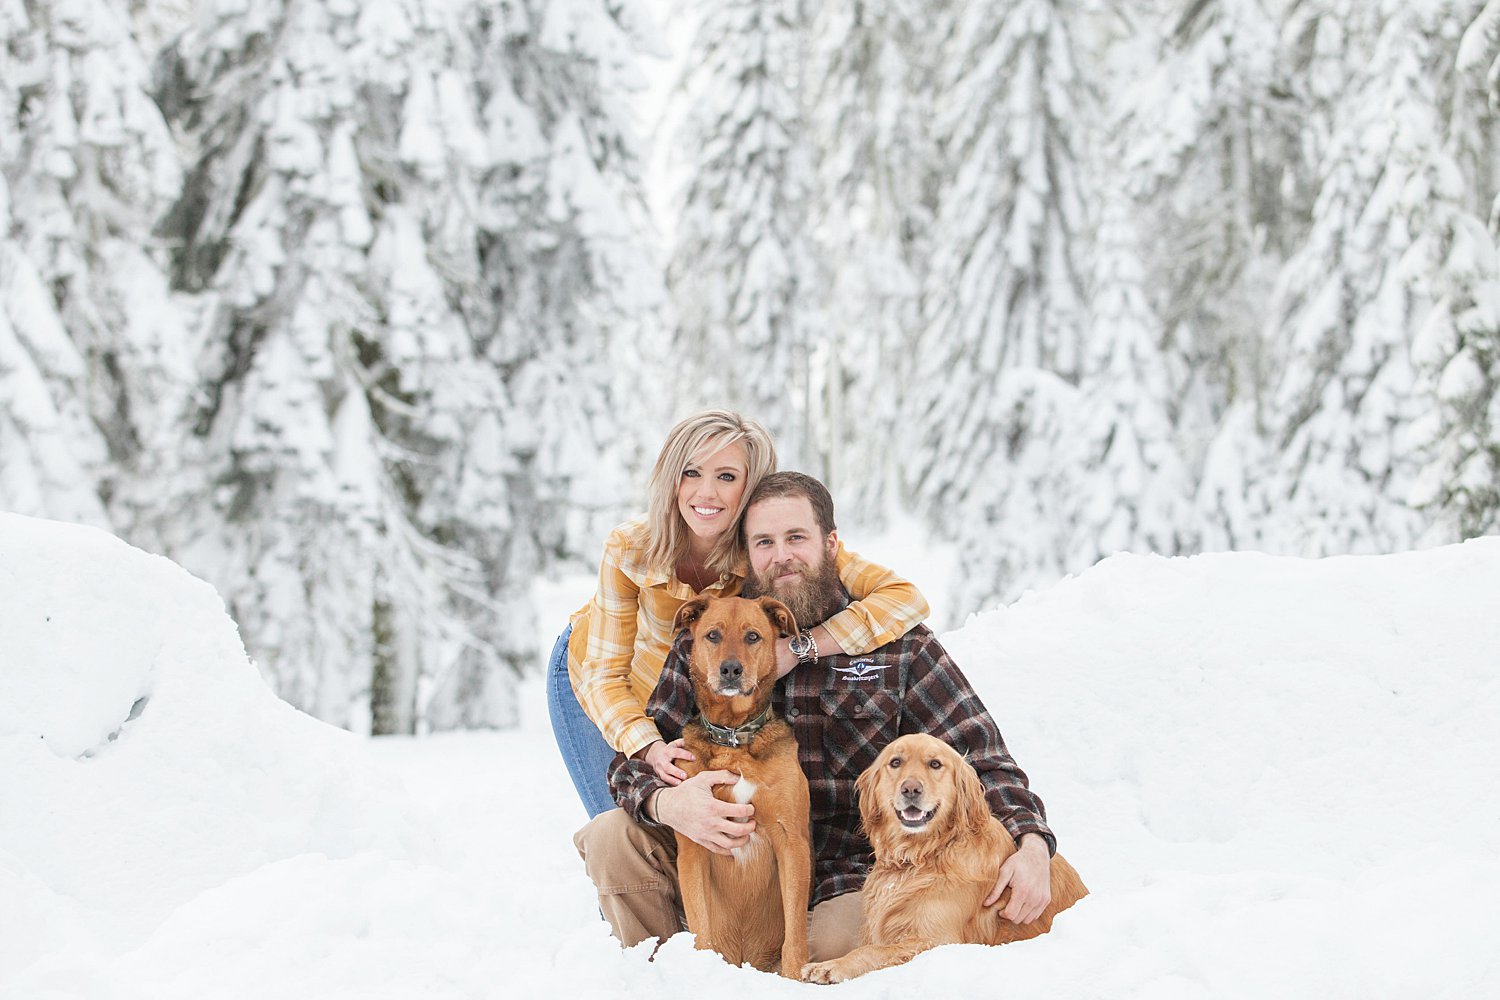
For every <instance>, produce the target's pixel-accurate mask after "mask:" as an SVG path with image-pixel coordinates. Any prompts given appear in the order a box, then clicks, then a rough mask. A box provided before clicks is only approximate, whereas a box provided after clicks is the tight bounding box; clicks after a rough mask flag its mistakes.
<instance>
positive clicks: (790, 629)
mask: <svg viewBox="0 0 1500 1000" xmlns="http://www.w3.org/2000/svg"><path fill="white" fill-rule="evenodd" d="M760 607H761V610H762V611H764V612H765V613H766V617H767V618H769V619H771V624H772V625H775V626H776V628H777V630H778V631H780V632H781V634H782V635H784V636H785V635H796V634H797V619H796V618H794V617H792V610H791V608H788V607H787V606H786V605H785V604H782V603H781V602H780V601H778V600H777V599H776V598H774V597H762V598H761V599H760Z"/></svg>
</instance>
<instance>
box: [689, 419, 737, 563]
mask: <svg viewBox="0 0 1500 1000" xmlns="http://www.w3.org/2000/svg"><path fill="white" fill-rule="evenodd" d="M747 464H748V463H747V462H746V459H745V449H744V447H743V446H742V445H741V444H740V443H739V442H738V441H736V442H735V443H734V444H730V445H726V446H725V447H723V448H720V449H719V450H718V451H716V452H714V453H713V454H711V455H698V456H695V457H694V459H693V461H692V462H691V463H689V465H688V467H687V468H686V469H683V470H682V478H681V479H680V480H679V481H678V484H677V510H678V512H679V513H680V514H682V519H683V520H684V521H686V522H687V526H688V530H689V531H691V532H692V533H693V536H694V537H695V539H698V540H700V541H703V542H710V541H712V540H714V539H716V538H718V537H719V536H720V535H722V534H723V533H724V532H725V531H727V530H729V529H730V528H732V527H733V526H734V515H735V511H737V510H739V506H740V497H742V496H743V495H744V493H745V471H746V466H747Z"/></svg>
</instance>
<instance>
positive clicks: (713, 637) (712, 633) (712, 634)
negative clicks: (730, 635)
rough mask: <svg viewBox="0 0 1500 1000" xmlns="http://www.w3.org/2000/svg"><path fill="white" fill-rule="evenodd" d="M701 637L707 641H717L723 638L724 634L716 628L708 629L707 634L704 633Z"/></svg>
mask: <svg viewBox="0 0 1500 1000" xmlns="http://www.w3.org/2000/svg"><path fill="white" fill-rule="evenodd" d="M703 638H705V639H707V640H708V641H709V642H718V641H719V640H721V639H723V638H724V635H723V633H722V632H720V631H719V630H718V629H710V630H709V633H708V635H705V636H704V637H703Z"/></svg>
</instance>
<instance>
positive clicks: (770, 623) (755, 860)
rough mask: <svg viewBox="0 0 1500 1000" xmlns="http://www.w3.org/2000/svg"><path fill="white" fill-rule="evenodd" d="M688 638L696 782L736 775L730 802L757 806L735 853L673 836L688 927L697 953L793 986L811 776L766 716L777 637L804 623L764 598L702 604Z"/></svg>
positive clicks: (803, 945) (786, 730) (800, 940)
mask: <svg viewBox="0 0 1500 1000" xmlns="http://www.w3.org/2000/svg"><path fill="white" fill-rule="evenodd" d="M675 627H676V628H679V629H680V628H687V629H690V630H691V631H692V635H693V652H692V657H691V659H690V661H689V669H690V671H691V673H692V678H693V696H694V698H695V699H696V701H697V704H698V715H697V717H695V718H694V719H693V721H692V722H690V723H688V725H687V726H686V727H685V728H684V729H683V732H682V738H683V745H684V746H686V747H687V749H688V750H690V751H692V753H693V757H694V759H693V760H691V761H685V762H684V763H683V770H684V771H686V772H687V773H688V775H689V776H692V775H694V774H697V773H699V772H700V771H717V770H724V771H733V772H735V773H737V774H739V775H740V780H739V782H738V783H737V784H733V785H729V784H725V785H719V786H718V787H716V788H715V789H714V794H715V795H716V796H718V797H719V798H721V799H723V800H724V801H726V802H729V801H734V802H741V803H743V802H753V803H754V805H755V824H756V828H755V832H754V833H753V834H751V835H750V842H749V843H748V844H746V845H745V846H744V847H740V848H737V849H736V850H735V852H734V857H725V856H724V855H721V854H714V853H713V852H711V851H709V850H708V849H707V848H705V847H703V846H701V845H700V844H698V843H696V842H694V841H692V840H689V839H688V838H687V837H685V836H683V835H682V834H680V833H679V834H678V835H677V875H678V881H679V882H680V883H681V887H682V906H683V910H684V911H685V912H686V914H687V924H688V930H690V931H692V932H693V935H694V936H695V938H696V939H697V946H698V947H699V948H705V949H710V950H712V951H716V952H718V953H719V954H720V955H722V956H724V958H725V959H726V960H728V961H729V962H731V963H733V964H735V965H743V964H745V963H746V962H748V963H750V964H751V965H753V966H755V967H756V968H757V969H761V970H763V971H766V972H773V971H778V970H779V971H780V972H781V974H782V975H783V976H787V977H790V978H792V979H795V978H797V976H798V974H799V973H800V972H801V969H802V967H803V965H805V964H806V963H807V900H808V893H809V892H810V891H811V885H812V848H811V846H810V841H809V834H808V829H809V827H808V812H809V806H808V792H807V778H806V776H804V775H803V773H802V767H801V765H800V764H799V763H798V761H797V741H796V739H795V738H794V737H793V736H792V730H791V727H790V726H788V725H787V724H786V722H785V721H783V720H782V719H780V718H778V717H777V716H776V715H775V714H773V713H772V712H771V693H772V689H773V687H774V686H775V683H776V638H777V636H778V635H780V634H787V635H792V634H795V633H796V631H797V623H796V621H795V620H794V619H793V618H792V613H791V612H790V611H788V610H787V608H786V605H784V604H782V603H781V602H780V601H777V600H773V599H772V598H769V597H763V598H760V599H759V600H753V601H752V600H747V599H744V598H739V597H726V598H708V597H699V598H696V599H694V600H691V601H688V602H687V603H686V604H684V605H683V606H682V607H681V609H679V610H678V612H677V618H676V622H675Z"/></svg>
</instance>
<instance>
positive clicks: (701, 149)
mask: <svg viewBox="0 0 1500 1000" xmlns="http://www.w3.org/2000/svg"><path fill="white" fill-rule="evenodd" d="M692 16H693V17H694V20H695V22H696V23H697V25H698V28H697V32H696V34H695V37H694V40H693V43H692V49H691V52H690V55H689V61H688V66H689V69H688V73H687V76H686V78H685V80H684V82H683V85H682V91H681V93H682V95H683V96H682V98H681V99H682V100H685V101H687V102H688V106H687V107H686V108H684V109H682V110H681V111H680V112H679V115H680V118H681V122H682V124H681V126H680V127H679V128H678V129H677V131H676V133H675V134H674V136H673V137H672V138H671V140H670V141H671V143H672V148H673V149H674V150H677V151H679V155H682V156H686V157H691V158H692V162H691V163H690V164H688V165H686V166H684V167H682V168H680V172H681V174H682V176H683V177H684V190H683V193H682V195H681V198H680V215H679V217H678V218H677V220H676V226H675V231H674V238H673V241H672V254H671V261H670V264H669V267H668V284H669V287H670V288H671V292H672V298H673V302H674V304H675V308H676V315H677V319H678V329H677V333H676V336H675V342H674V346H673V369H672V372H671V374H670V376H669V377H670V378H671V380H672V383H673V390H674V391H675V392H676V394H677V399H678V403H677V409H678V410H680V411H687V410H691V409H695V408H698V407H700V406H704V405H721V406H728V407H731V408H735V409H739V410H742V411H744V412H746V413H747V414H749V415H751V416H754V417H757V418H759V419H761V420H762V421H764V422H765V423H766V425H767V426H768V427H769V428H770V430H771V431H772V433H773V434H774V435H775V437H776V443H777V448H778V451H779V452H780V455H781V458H782V464H783V465H784V466H786V467H789V468H801V469H804V470H805V471H807V472H810V473H813V474H817V475H821V474H823V472H824V470H823V468H822V464H823V457H824V456H823V455H822V454H821V452H820V449H819V448H818V445H817V442H816V439H815V428H816V426H817V421H818V418H819V416H820V415H821V412H822V406H823V404H822V398H821V390H822V389H823V384H822V383H823V380H822V379H821V378H818V377H816V373H815V372H814V367H815V364H816V362H817V361H818V360H819V359H818V358H817V357H816V356H815V351H814V343H815V341H816V340H817V339H818V337H819V331H820V327H821V323H820V321H819V319H818V316H817V310H818V309H819V308H820V307H821V305H822V302H823V293H822V290H821V288H820V287H818V280H819V274H820V268H819V266H818V259H817V254H816V253H815V252H814V244H813V241H812V240H813V234H812V232H811V231H810V228H809V213H810V211H811V208H812V198H813V194H814V192H815V189H816V183H817V181H816V175H815V165H816V164H815V155H816V154H815V151H814V149H813V148H811V146H810V144H809V135H808V126H807V121H806V110H805V108H804V106H803V85H804V78H805V76H806V58H805V54H804V49H805V46H806V44H807V11H806V4H805V3H804V2H803V0H698V2H696V3H694V4H693V11H692Z"/></svg>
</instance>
